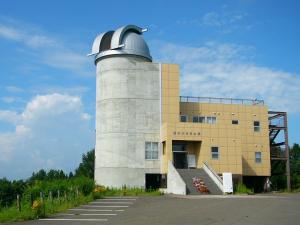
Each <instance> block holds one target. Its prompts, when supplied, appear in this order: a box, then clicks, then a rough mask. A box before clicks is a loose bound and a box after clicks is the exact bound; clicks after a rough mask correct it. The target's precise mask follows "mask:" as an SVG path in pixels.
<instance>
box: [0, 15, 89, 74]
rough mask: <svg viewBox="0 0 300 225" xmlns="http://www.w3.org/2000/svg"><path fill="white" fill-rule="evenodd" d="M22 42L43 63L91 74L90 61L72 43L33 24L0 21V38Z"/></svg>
mask: <svg viewBox="0 0 300 225" xmlns="http://www.w3.org/2000/svg"><path fill="white" fill-rule="evenodd" d="M1 37H2V38H5V39H8V40H10V41H15V42H19V43H22V44H24V45H25V46H26V47H27V48H28V50H30V52H31V53H33V54H32V57H33V56H35V57H36V60H38V61H39V62H40V63H42V64H44V65H49V66H51V67H54V68H58V69H64V70H69V71H71V72H73V73H76V74H79V75H83V76H93V75H94V72H93V70H92V67H91V61H90V59H89V58H87V57H86V53H80V52H79V51H77V50H76V49H74V47H73V46H74V45H71V44H69V43H68V42H66V41H63V40H60V39H57V38H54V37H52V36H50V35H45V34H43V32H42V31H40V30H38V29H35V28H34V27H33V26H28V25H24V24H21V23H20V22H17V21H13V22H12V21H9V22H7V21H0V38H1Z"/></svg>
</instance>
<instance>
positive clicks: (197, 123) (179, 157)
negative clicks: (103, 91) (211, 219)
mask: <svg viewBox="0 0 300 225" xmlns="http://www.w3.org/2000/svg"><path fill="white" fill-rule="evenodd" d="M161 69H162V71H161V101H162V103H161V105H162V107H161V108H162V109H161V113H162V121H161V122H162V126H161V143H162V159H161V162H162V167H161V170H162V173H163V174H167V173H168V162H173V164H174V167H175V168H177V169H180V168H191V167H195V168H201V167H202V166H203V163H204V162H207V163H208V164H209V165H210V166H211V167H212V168H213V170H214V171H216V173H218V174H222V173H223V172H230V173H232V174H233V178H234V179H238V180H242V178H243V177H244V179H247V177H249V178H250V177H253V176H261V177H263V178H265V177H268V176H270V175H271V168H270V146H269V145H270V144H269V123H268V108H267V107H266V106H265V105H264V104H263V101H260V100H245V99H244V100H242V99H226V98H223V99H221V98H203V97H183V96H180V95H179V85H180V82H179V79H180V76H179V67H178V65H176V64H162V66H161Z"/></svg>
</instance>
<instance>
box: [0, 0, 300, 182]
mask: <svg viewBox="0 0 300 225" xmlns="http://www.w3.org/2000/svg"><path fill="white" fill-rule="evenodd" d="M299 11H300V3H299V1H255V0H236V1H184V2H182V1H153V0H152V1H145V2H142V1H84V2H83V1H55V0H52V1H38V0H36V1H34V0H28V1H17V0H10V1H2V2H1V7H0V50H1V51H0V68H1V70H0V154H1V157H0V177H2V176H6V177H8V178H26V177H28V176H30V174H31V172H32V171H34V170H37V169H40V168H45V169H49V168H57V169H64V170H66V171H71V170H74V168H75V167H76V166H77V165H78V163H79V161H80V157H81V154H82V153H84V152H86V151H87V150H89V149H91V148H93V146H94V135H95V132H94V127H95V126H94V123H95V121H94V114H95V67H94V64H93V59H92V58H88V57H86V54H87V53H89V52H90V49H91V45H92V42H93V39H94V38H95V36H96V35H97V34H99V33H101V32H104V31H107V30H111V29H116V28H118V27H120V26H123V25H126V24H135V25H138V26H141V27H143V28H144V27H147V28H148V29H149V31H148V32H147V33H145V35H144V37H145V39H146V41H147V42H148V44H149V47H150V52H151V55H152V57H153V59H154V61H162V62H170V63H178V64H180V67H181V94H182V95H193V96H214V97H240V98H258V99H264V100H265V101H266V104H267V105H268V106H269V107H270V109H272V110H282V111H287V112H288V113H289V135H290V138H289V141H290V144H292V143H295V142H296V143H299V142H300V135H299V131H298V127H299V126H300V118H299V112H300V105H299V99H300V60H299V59H300V43H299V40H300V30H299V21H300V14H299Z"/></svg>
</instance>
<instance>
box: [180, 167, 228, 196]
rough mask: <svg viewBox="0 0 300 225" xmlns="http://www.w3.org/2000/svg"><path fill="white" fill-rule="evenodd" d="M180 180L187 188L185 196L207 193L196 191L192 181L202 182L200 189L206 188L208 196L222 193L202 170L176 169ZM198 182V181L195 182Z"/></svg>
mask: <svg viewBox="0 0 300 225" xmlns="http://www.w3.org/2000/svg"><path fill="white" fill-rule="evenodd" d="M177 171H178V173H179V174H180V176H181V178H182V179H183V180H184V182H185V184H186V188H187V194H190V195H201V194H207V193H201V192H200V191H198V190H197V188H196V187H195V185H194V183H195V182H194V183H193V179H194V181H195V178H196V179H200V180H201V182H203V183H202V184H201V185H202V188H203V187H204V186H206V187H207V188H208V190H209V194H213V195H222V194H223V193H222V191H221V190H220V189H219V188H218V186H217V185H216V184H215V183H214V182H213V181H212V179H211V178H210V177H209V176H208V175H207V173H206V172H205V171H204V170H203V169H177ZM197 182H199V180H197Z"/></svg>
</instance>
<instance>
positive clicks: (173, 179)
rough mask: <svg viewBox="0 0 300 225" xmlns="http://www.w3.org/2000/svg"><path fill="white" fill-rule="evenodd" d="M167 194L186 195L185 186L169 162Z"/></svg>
mask: <svg viewBox="0 0 300 225" xmlns="http://www.w3.org/2000/svg"><path fill="white" fill-rule="evenodd" d="M167 193H170V194H177V195H186V184H185V182H184V180H183V179H182V177H181V176H180V174H179V173H178V171H177V170H176V168H175V167H174V165H173V163H172V162H171V161H169V162H168V177H167Z"/></svg>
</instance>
